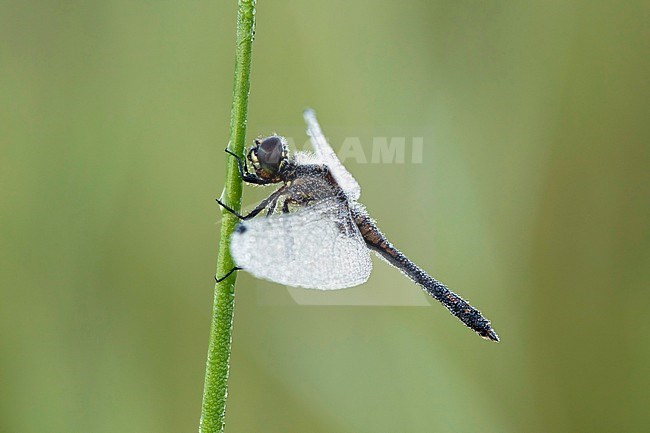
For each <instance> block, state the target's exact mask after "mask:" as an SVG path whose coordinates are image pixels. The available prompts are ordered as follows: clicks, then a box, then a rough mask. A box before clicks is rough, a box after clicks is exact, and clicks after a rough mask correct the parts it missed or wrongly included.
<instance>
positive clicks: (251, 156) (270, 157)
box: [247, 135, 289, 183]
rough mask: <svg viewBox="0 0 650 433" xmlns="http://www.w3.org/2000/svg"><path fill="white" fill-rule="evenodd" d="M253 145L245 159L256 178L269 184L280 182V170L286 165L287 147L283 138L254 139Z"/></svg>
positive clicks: (275, 136) (277, 136) (276, 136)
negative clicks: (251, 167)
mask: <svg viewBox="0 0 650 433" xmlns="http://www.w3.org/2000/svg"><path fill="white" fill-rule="evenodd" d="M254 143H255V145H254V146H253V147H251V149H250V150H249V151H248V155H247V158H248V160H249V161H250V163H251V164H252V165H253V169H254V170H255V174H257V176H258V177H260V178H262V179H264V180H267V181H269V183H274V182H280V181H281V180H282V179H281V178H280V170H281V169H282V166H283V165H284V164H286V162H287V160H288V157H289V156H288V155H289V147H288V146H287V141H286V139H285V138H284V137H280V136H279V135H272V136H270V137H266V138H262V139H255V141H254Z"/></svg>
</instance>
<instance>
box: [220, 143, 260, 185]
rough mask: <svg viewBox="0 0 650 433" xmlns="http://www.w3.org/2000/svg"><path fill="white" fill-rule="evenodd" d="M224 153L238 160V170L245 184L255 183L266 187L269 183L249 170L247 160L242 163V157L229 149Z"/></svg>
mask: <svg viewBox="0 0 650 433" xmlns="http://www.w3.org/2000/svg"><path fill="white" fill-rule="evenodd" d="M224 151H225V152H226V153H227V154H228V155H231V156H234V157H235V159H236V160H237V168H238V169H239V176H240V177H241V178H242V180H243V181H244V182H248V183H254V184H257V185H266V184H267V183H268V182H267V181H265V180H264V179H260V178H259V177H258V176H257V175H256V174H255V173H251V172H250V171H249V170H248V164H247V163H246V159H244V161H243V162H242V157H241V156H239V155H237V154H236V153H235V152H233V151H231V150H230V149H228V148H227V147H226V148H225V149H224Z"/></svg>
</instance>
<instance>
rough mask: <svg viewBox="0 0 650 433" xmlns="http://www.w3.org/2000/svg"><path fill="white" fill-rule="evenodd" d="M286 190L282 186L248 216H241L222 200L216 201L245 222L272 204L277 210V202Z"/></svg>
mask: <svg viewBox="0 0 650 433" xmlns="http://www.w3.org/2000/svg"><path fill="white" fill-rule="evenodd" d="M285 188H286V186H284V185H283V186H281V187H280V188H278V189H277V190H276V191H274V192H273V194H271V195H270V196H268V197H267V198H265V199H264V200H262V201H261V202H260V204H258V205H257V206H255V209H253V210H252V211H250V212H249V213H248V214H247V215H241V214H240V213H239V212H237V211H236V210H234V209H233V208H231V207H230V206H228V205H226V204H225V203H224V202H222V201H221V200H219V199H216V200H217V203H219V205H220V206H221V207H223V208H224V209H225V210H227V211H228V212H230V213H231V214H233V215H235V216H236V217H237V218H239V219H240V220H244V221H245V220H247V219H251V218H253V217H255V216H256V215H257V214H259V213H260V212H262V211H263V210H264V209H266V208H267V207H269V203H271V204H272V205H273V208H275V203H276V202H277V200H278V197H280V195H282V194H283V193H284V189H285Z"/></svg>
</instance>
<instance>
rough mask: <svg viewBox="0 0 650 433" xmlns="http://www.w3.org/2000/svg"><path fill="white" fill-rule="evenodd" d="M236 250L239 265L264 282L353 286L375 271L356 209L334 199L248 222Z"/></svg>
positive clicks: (236, 241) (232, 249)
mask: <svg viewBox="0 0 650 433" xmlns="http://www.w3.org/2000/svg"><path fill="white" fill-rule="evenodd" d="M341 227H348V228H354V230H342V229H341ZM230 252H231V253H232V257H233V259H234V261H235V264H236V265H237V266H238V267H240V268H243V269H244V270H246V271H247V272H249V273H251V274H252V275H254V276H256V277H258V278H263V279H266V280H269V281H274V282H276V283H280V284H285V285H288V286H293V287H304V288H308V289H321V290H334V289H342V288H345V287H353V286H356V285H359V284H361V283H363V282H365V281H366V280H367V279H368V277H369V276H370V272H371V270H372V262H371V260H370V251H369V250H368V248H367V247H366V244H365V242H364V241H363V238H362V236H361V233H360V232H359V230H358V229H357V227H356V225H354V222H353V221H352V220H351V215H350V211H349V210H348V209H347V207H341V205H340V203H338V200H337V199H336V198H334V197H331V198H327V199H323V200H321V201H319V202H316V203H314V204H311V205H309V206H306V207H304V208H301V209H299V210H297V211H295V212H292V213H288V214H279V215H271V216H268V217H261V218H256V219H252V220H250V221H247V222H246V228H245V231H244V232H242V231H241V230H240V228H239V227H238V229H237V230H235V232H234V233H233V235H232V237H231V240H230Z"/></svg>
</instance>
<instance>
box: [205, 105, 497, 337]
mask: <svg viewBox="0 0 650 433" xmlns="http://www.w3.org/2000/svg"><path fill="white" fill-rule="evenodd" d="M303 117H304V120H305V122H306V124H307V134H308V135H309V139H310V143H311V146H312V148H313V153H310V152H297V153H295V154H294V155H290V154H289V149H288V145H287V141H286V139H285V138H284V137H282V136H279V135H272V136H269V137H266V138H258V139H255V140H254V142H253V146H251V147H250V149H249V150H248V153H247V154H246V157H245V159H244V158H243V157H240V156H239V155H237V154H235V153H234V152H232V151H230V150H229V149H228V148H226V152H227V153H228V154H230V155H231V156H233V157H235V158H236V159H237V165H238V168H239V175H240V176H241V178H242V180H243V181H244V182H246V183H249V184H254V185H271V184H281V185H280V186H279V187H278V188H277V189H276V190H275V191H274V192H273V193H272V194H270V195H269V196H268V197H267V198H265V199H264V200H262V201H261V202H260V203H259V204H258V205H257V206H256V207H255V208H254V209H253V210H251V211H250V212H249V213H248V214H246V215H241V214H240V213H238V212H236V211H235V210H234V209H232V208H231V207H230V206H228V205H227V204H226V203H224V202H223V201H222V200H220V199H217V202H218V203H219V205H221V206H222V207H223V208H224V209H225V210H226V211H228V212H230V213H232V214H234V215H235V216H236V217H238V218H239V219H240V220H241V221H240V222H239V223H238V224H237V226H236V227H235V229H234V231H233V233H232V236H231V238H230V252H231V255H232V257H233V260H234V262H235V267H234V268H233V269H232V270H231V271H230V272H228V273H227V274H226V275H225V276H223V277H222V278H220V279H217V281H222V280H224V279H225V278H227V277H228V276H229V275H230V274H231V273H232V272H234V271H237V270H241V269H243V270H246V271H247V272H249V273H251V274H252V275H253V276H255V277H257V278H261V279H265V280H269V281H272V282H276V283H279V284H283V285H287V286H292V287H303V288H308V289H321V290H336V289H343V288H348V287H353V286H357V285H360V284H362V283H364V282H366V281H367V280H368V278H369V276H370V273H371V271H372V262H371V257H370V252H373V253H376V254H377V255H378V256H379V257H380V258H382V259H384V260H385V261H387V262H388V263H389V264H391V265H392V266H394V267H396V268H397V269H398V270H400V271H401V272H402V273H403V274H404V275H405V276H406V277H408V278H409V279H410V280H411V281H413V282H414V283H415V284H417V285H419V286H420V287H421V288H422V289H423V290H424V291H425V292H426V293H428V294H429V295H430V296H431V297H433V298H434V299H435V300H437V301H438V302H440V303H441V304H442V305H443V306H445V307H446V308H447V310H449V312H450V313H451V314H452V315H454V316H455V317H457V318H458V319H459V320H460V321H461V322H462V323H463V324H464V325H466V326H467V327H468V328H470V329H472V330H473V331H475V332H476V333H477V334H478V335H479V336H481V337H483V338H485V339H487V340H491V341H499V337H498V335H497V334H496V332H495V331H494V330H493V329H492V326H491V325H490V321H489V320H487V319H486V318H485V317H484V316H483V315H482V314H481V313H480V311H478V310H477V309H476V308H474V307H472V306H471V305H470V304H469V303H468V302H467V301H465V300H464V299H463V298H461V297H460V296H459V295H457V294H456V293H454V292H452V291H451V290H450V289H448V288H447V287H446V286H445V285H444V284H443V283H441V282H440V281H438V280H436V279H435V278H433V277H432V276H431V275H429V274H428V273H427V272H425V271H424V270H423V269H421V268H420V267H418V266H417V265H416V264H415V263H413V262H412V261H411V260H410V259H408V258H407V257H406V256H405V255H404V254H403V253H402V252H401V251H400V250H398V249H397V248H396V247H394V246H393V244H391V243H390V242H389V241H388V239H387V238H386V236H385V235H384V234H383V233H382V232H381V230H380V229H379V228H378V227H377V224H376V222H375V220H374V219H372V218H371V217H370V215H369V214H368V212H367V211H366V209H365V207H364V206H363V205H362V204H361V203H359V202H358V200H359V197H360V195H361V187H360V186H359V184H358V183H357V181H356V180H355V178H354V177H353V176H352V175H351V174H350V172H349V171H347V170H346V169H345V167H344V166H343V164H342V163H341V161H340V160H339V159H338V157H337V156H336V153H335V152H334V150H333V149H332V147H331V146H330V145H329V143H328V142H327V140H326V138H325V135H324V134H323V132H322V130H321V128H320V125H319V123H318V121H317V119H316V114H315V113H314V111H313V110H311V109H307V110H305V111H304V112H303ZM249 164H250V166H251V167H252V170H251V168H250V167H249ZM264 211H265V213H266V214H265V215H260V216H259V217H258V218H255V217H257V216H258V215H259V214H260V213H262V212H264Z"/></svg>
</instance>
